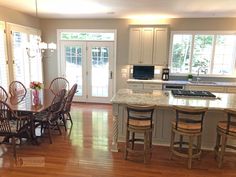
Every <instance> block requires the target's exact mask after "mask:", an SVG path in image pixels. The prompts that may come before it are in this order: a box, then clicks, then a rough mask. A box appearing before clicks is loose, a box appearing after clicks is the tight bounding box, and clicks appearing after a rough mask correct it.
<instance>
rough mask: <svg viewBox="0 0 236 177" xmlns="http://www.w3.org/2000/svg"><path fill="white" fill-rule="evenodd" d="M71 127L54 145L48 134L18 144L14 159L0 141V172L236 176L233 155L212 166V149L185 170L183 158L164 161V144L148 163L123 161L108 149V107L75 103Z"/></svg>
mask: <svg viewBox="0 0 236 177" xmlns="http://www.w3.org/2000/svg"><path fill="white" fill-rule="evenodd" d="M72 118H73V121H74V125H73V127H72V128H70V129H68V131H67V132H65V131H64V130H63V135H58V133H57V132H55V133H54V134H53V144H49V140H48V138H47V137H45V138H40V140H39V141H40V145H31V144H27V143H25V144H22V145H21V146H19V147H18V148H17V154H18V159H19V160H18V162H17V163H15V162H14V160H13V159H12V148H11V146H6V145H1V148H0V176H1V177H5V176H14V177H17V176H19V177H35V176H44V177H49V176H57V177H62V176H63V177H64V176H66V177H72V176H79V177H158V176H163V177H170V176H181V177H189V176H193V177H200V176H206V177H219V176H227V177H234V176H235V177H236V154H232V153H228V154H227V156H226V158H225V163H224V165H223V169H218V168H217V163H216V161H215V160H214V154H213V152H209V151H204V152H203V155H202V159H201V161H198V160H196V161H194V162H193V169H191V170H189V169H187V160H186V159H181V158H174V159H173V160H169V159H168V157H169V149H168V147H161V146H154V148H153V156H152V159H151V161H150V162H149V163H148V164H143V163H141V158H136V157H134V158H133V160H132V161H131V160H124V159H123V146H124V145H123V144H122V143H121V144H120V145H119V146H120V148H121V152H118V153H112V152H111V151H110V147H111V141H112V111H111V105H98V104H74V105H73V109H72Z"/></svg>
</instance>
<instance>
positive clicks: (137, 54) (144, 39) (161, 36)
mask: <svg viewBox="0 0 236 177" xmlns="http://www.w3.org/2000/svg"><path fill="white" fill-rule="evenodd" d="M167 35H168V30H167V27H160V28H153V27H151V28H146V27H143V28H130V33H129V64H133V65H134V64H140V65H142V64H143V65H167V60H168V59H167Z"/></svg>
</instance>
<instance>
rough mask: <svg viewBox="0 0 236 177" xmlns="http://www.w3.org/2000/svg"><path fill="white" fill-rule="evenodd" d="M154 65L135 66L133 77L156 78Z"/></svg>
mask: <svg viewBox="0 0 236 177" xmlns="http://www.w3.org/2000/svg"><path fill="white" fill-rule="evenodd" d="M154 69H155V68H154V66H139V65H134V66H133V78H134V79H143V80H147V79H153V78H154Z"/></svg>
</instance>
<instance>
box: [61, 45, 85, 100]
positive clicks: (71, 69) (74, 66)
mask: <svg viewBox="0 0 236 177" xmlns="http://www.w3.org/2000/svg"><path fill="white" fill-rule="evenodd" d="M65 57H66V58H65V59H66V78H67V80H68V81H69V83H77V84H78V87H77V92H76V93H75V95H77V96H82V94H83V90H82V78H83V75H82V47H81V46H65Z"/></svg>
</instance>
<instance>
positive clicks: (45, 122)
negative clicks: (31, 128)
mask: <svg viewBox="0 0 236 177" xmlns="http://www.w3.org/2000/svg"><path fill="white" fill-rule="evenodd" d="M65 94H66V90H65V89H62V90H61V91H59V93H58V94H56V95H55V96H54V99H53V101H52V103H51V106H50V107H49V108H48V109H47V110H45V111H43V112H40V113H37V114H35V115H34V122H35V127H37V126H41V134H42V132H43V130H46V129H47V130H48V134H49V141H50V144H52V137H51V129H55V128H57V130H58V131H59V133H60V134H61V129H60V127H59V124H58V121H59V119H60V113H61V111H62V109H63V107H64V98H65Z"/></svg>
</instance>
